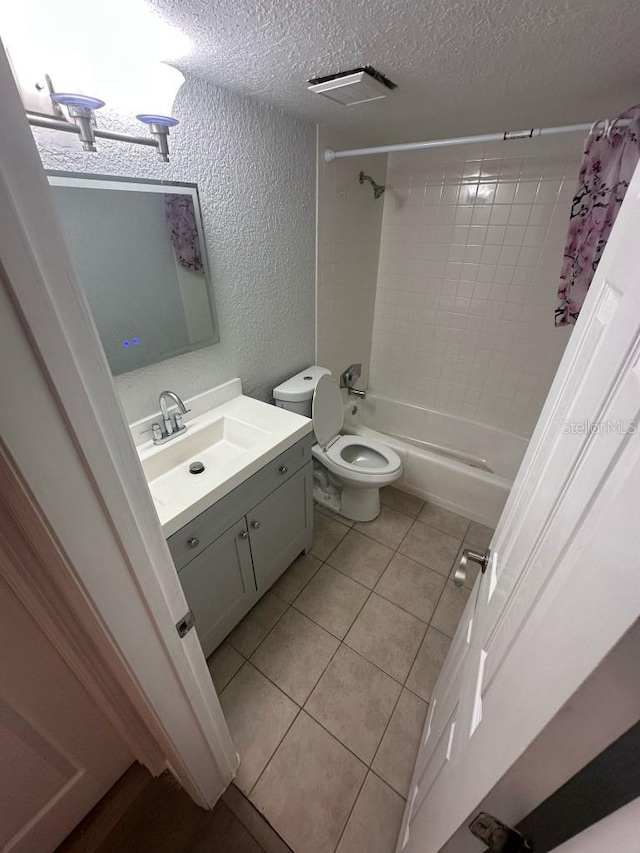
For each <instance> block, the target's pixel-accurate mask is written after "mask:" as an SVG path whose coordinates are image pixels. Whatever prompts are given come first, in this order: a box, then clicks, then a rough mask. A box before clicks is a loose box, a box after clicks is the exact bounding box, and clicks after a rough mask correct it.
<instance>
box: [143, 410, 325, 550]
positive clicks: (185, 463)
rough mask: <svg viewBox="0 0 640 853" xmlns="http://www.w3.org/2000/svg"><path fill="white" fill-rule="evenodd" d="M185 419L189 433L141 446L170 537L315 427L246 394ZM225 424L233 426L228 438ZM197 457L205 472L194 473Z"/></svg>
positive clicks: (156, 503) (151, 487)
mask: <svg viewBox="0 0 640 853" xmlns="http://www.w3.org/2000/svg"><path fill="white" fill-rule="evenodd" d="M225 419H226V420H225ZM216 422H218V423H216ZM186 423H187V431H186V432H185V433H184V434H183V435H180V436H178V437H176V438H175V439H173V440H172V441H170V442H167V443H166V444H163V445H155V444H154V443H153V441H146V442H145V443H144V444H140V445H139V446H138V448H137V449H138V455H139V456H140V460H141V462H142V466H143V469H144V470H145V476H146V477H147V482H148V483H149V490H150V492H151V495H152V497H153V500H154V504H155V507H156V510H157V512H158V516H159V518H160V524H161V525H162V532H163V533H164V535H165V538H166V537H169V536H171V535H172V534H173V533H175V532H176V531H177V530H179V529H180V528H181V527H183V526H184V525H185V524H187V522H189V521H191V520H192V519H194V518H195V517H196V516H197V515H199V514H200V513H201V512H203V511H204V510H205V509H207V508H208V507H210V506H211V505H212V504H214V503H215V502H216V501H218V500H220V498H222V497H224V496H225V495H227V494H229V492H231V491H232V490H233V489H235V488H236V486H239V485H240V483H242V482H244V481H245V480H246V479H248V478H249V477H251V475H252V474H255V473H256V472H257V471H259V470H260V469H261V468H262V467H263V466H264V465H266V464H267V463H268V462H271V461H272V460H273V459H275V458H276V457H277V456H279V455H280V454H281V453H283V452H284V451H285V450H286V449H287V448H289V447H291V446H292V445H294V444H295V443H296V442H297V441H299V440H300V439H301V438H303V437H304V436H305V435H308V434H309V433H310V432H311V431H312V422H311V420H309V418H305V417H302V415H297V414H295V413H294V412H289V411H287V410H286V409H281V408H278V407H276V406H272V405H269V404H268V403H263V402H261V401H260V400H254V399H253V398H252V397H245V396H244V395H243V394H240V395H238V396H236V397H234V398H233V399H231V400H228V401H227V402H225V403H222V404H221V405H219V406H216V407H215V408H213V409H210V410H209V411H206V412H204V413H201V414H198V415H196V416H195V417H193V418H192V419H191V420H189V421H187V422H186ZM224 424H227V425H230V427H231V428H230V430H229V436H230V438H229V440H227V437H226V433H225V432H224V429H223V425H224ZM216 430H217V432H218V434H217V436H216V438H215V442H214V443H212V444H211V445H210V446H208V445H207V441H208V436H209V435H214V433H215V432H216ZM245 433H246V434H247V440H246V441H244V434H245ZM236 438H237V439H238V440H236ZM192 451H193V452H192ZM161 454H165V455H163V456H161ZM194 460H202V461H203V462H204V464H205V469H206V470H205V472H204V473H202V474H196V475H194V474H191V473H189V464H190V462H192V461H194ZM158 472H160V474H159V475H158Z"/></svg>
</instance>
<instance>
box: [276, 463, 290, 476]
mask: <svg viewBox="0 0 640 853" xmlns="http://www.w3.org/2000/svg"><path fill="white" fill-rule="evenodd" d="M288 470H289V469H288V468H287V466H286V465H281V466H280V467H279V468H278V471H279V472H280V473H281V474H286V473H287V471H288Z"/></svg>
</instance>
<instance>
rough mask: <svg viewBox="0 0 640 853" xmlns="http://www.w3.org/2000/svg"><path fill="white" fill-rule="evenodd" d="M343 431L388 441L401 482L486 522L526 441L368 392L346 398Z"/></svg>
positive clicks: (493, 518) (494, 515)
mask: <svg viewBox="0 0 640 853" xmlns="http://www.w3.org/2000/svg"><path fill="white" fill-rule="evenodd" d="M343 431H344V432H346V433H350V434H354V435H370V436H373V437H374V438H377V439H378V440H379V441H382V442H384V443H385V444H387V445H388V446H389V447H392V448H393V449H394V450H395V451H396V453H397V454H398V455H399V456H400V458H401V459H402V465H403V469H404V470H403V474H402V478H401V479H400V480H399V481H398V483H397V484H396V485H398V486H399V487H400V488H402V489H404V490H405V491H407V492H410V493H411V494H413V495H417V496H418V497H420V498H422V499H423V500H429V501H432V502H433V503H435V504H438V505H439V506H442V507H445V508H446V509H450V510H452V511H453V512H457V513H460V514H461V515H465V516H467V517H468V518H471V519H473V520H474V521H479V522H480V523H481V524H487V525H489V526H490V527H495V526H496V523H497V521H498V519H499V518H500V513H501V512H502V510H503V508H504V505H505V501H506V500H507V496H508V494H509V491H510V489H511V486H512V485H513V481H514V478H515V475H516V472H517V470H518V468H519V466H520V462H521V461H522V457H523V456H524V452H525V450H526V448H527V444H528V441H527V439H526V438H524V437H523V436H521V435H515V434H514V433H510V432H507V431H506V430H503V429H499V428H497V427H492V426H487V425H486V424H481V423H476V422H475V421H470V420H466V419H465V418H460V417H456V416H455V415H447V414H444V413H443V412H437V411H434V410H433V409H425V408H422V407H420V406H414V405H412V404H411V403H402V402H400V401H398V400H390V399H388V398H386V397H378V396H377V395H376V394H373V393H367V398H366V400H354V399H353V398H349V399H348V400H347V401H346V403H345V416H344V428H343Z"/></svg>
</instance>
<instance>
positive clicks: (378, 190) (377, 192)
mask: <svg viewBox="0 0 640 853" xmlns="http://www.w3.org/2000/svg"><path fill="white" fill-rule="evenodd" d="M365 181H369V183H370V184H371V186H372V187H373V197H374V198H380V196H381V195H382V194H383V193H384V190H385V187H384V186H383V185H382V184H376V182H375V181H374V180H373V178H372V177H371V175H365V173H364V172H360V183H361V184H364V182H365Z"/></svg>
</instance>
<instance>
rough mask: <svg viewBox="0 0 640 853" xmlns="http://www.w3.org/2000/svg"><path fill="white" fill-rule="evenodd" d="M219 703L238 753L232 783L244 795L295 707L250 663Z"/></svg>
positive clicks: (223, 694) (293, 703)
mask: <svg viewBox="0 0 640 853" xmlns="http://www.w3.org/2000/svg"><path fill="white" fill-rule="evenodd" d="M220 704H221V705H222V710H223V712H224V716H225V719H226V721H227V724H228V726H229V731H230V732H231V737H232V738H233V742H234V744H235V745H236V748H237V750H238V752H239V753H240V768H239V770H238V775H237V777H236V780H235V783H236V785H237V786H238V787H239V788H240V789H241V790H242V791H244V793H245V794H248V793H249V791H250V790H251V788H252V787H253V786H254V785H255V783H256V781H257V779H258V777H259V775H260V774H261V773H262V771H263V770H264V768H265V767H266V766H267V764H268V762H269V759H270V758H271V756H272V755H273V753H274V752H275V751H276V748H277V746H278V744H279V743H280V741H281V740H282V738H283V737H284V736H285V734H286V732H287V729H288V728H289V726H290V725H291V723H292V722H293V721H294V719H295V716H296V714H297V713H298V710H299V709H298V706H297V705H296V704H295V702H292V701H291V699H289V697H288V696H285V695H284V693H282V691H281V690H278V688H277V687H276V686H275V685H273V684H272V683H271V682H270V681H269V680H268V679H266V678H265V677H264V675H262V673H260V672H258V670H257V669H255V668H254V667H252V666H251V664H250V663H245V665H244V666H243V667H242V669H241V670H240V672H239V673H238V674H237V675H236V676H235V677H234V678H233V679H232V680H231V682H230V683H229V685H228V686H227V687H226V688H225V690H223V691H222V693H221V695H220Z"/></svg>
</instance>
